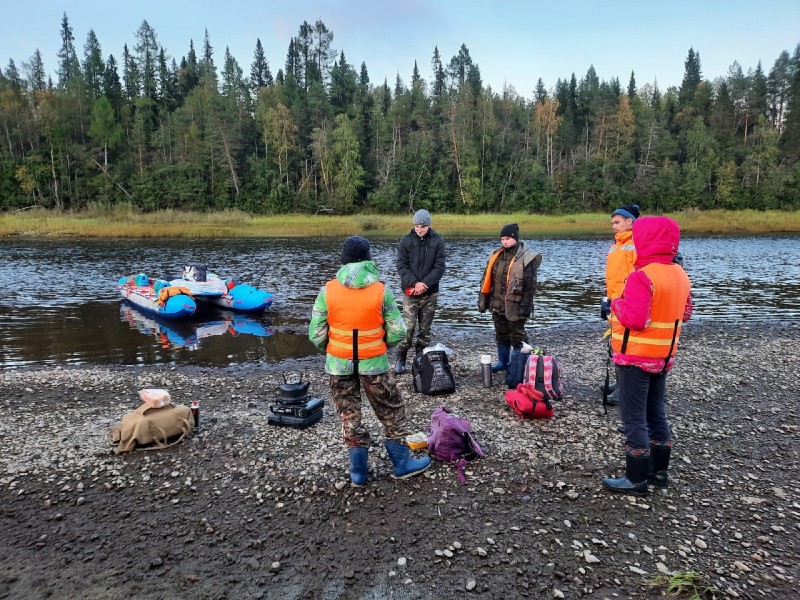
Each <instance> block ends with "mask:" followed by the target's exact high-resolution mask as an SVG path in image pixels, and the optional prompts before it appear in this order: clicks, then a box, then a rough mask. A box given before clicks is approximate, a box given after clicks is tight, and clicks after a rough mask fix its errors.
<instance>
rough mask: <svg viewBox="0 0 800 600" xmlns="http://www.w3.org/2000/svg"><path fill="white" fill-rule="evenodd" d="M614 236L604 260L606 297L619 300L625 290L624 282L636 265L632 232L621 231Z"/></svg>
mask: <svg viewBox="0 0 800 600" xmlns="http://www.w3.org/2000/svg"><path fill="white" fill-rule="evenodd" d="M618 235H619V237H618V238H617V237H616V236H615V240H614V243H613V244H612V245H611V247H610V248H609V249H608V257H607V258H606V296H608V297H609V298H611V299H612V300H613V299H614V298H619V297H620V296H622V290H623V289H625V280H626V279H627V278H628V275H630V273H631V271H633V268H634V264H636V248H635V247H634V245H633V231H623V232H622V233H621V234H618Z"/></svg>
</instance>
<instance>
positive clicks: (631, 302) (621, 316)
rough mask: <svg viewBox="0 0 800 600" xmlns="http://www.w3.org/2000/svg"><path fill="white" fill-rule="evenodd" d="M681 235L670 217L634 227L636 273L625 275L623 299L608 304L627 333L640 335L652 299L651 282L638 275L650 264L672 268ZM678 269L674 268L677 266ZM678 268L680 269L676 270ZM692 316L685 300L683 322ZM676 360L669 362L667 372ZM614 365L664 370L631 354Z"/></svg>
mask: <svg viewBox="0 0 800 600" xmlns="http://www.w3.org/2000/svg"><path fill="white" fill-rule="evenodd" d="M680 239H681V232H680V228H679V227H678V224H677V223H676V222H675V221H673V220H672V219H670V218H669V217H641V218H639V219H636V221H635V222H634V224H633V243H634V245H635V246H636V265H635V266H636V270H635V271H633V272H632V273H631V274H630V275H628V279H627V280H626V282H625V289H624V290H623V292H622V296H621V297H620V298H617V299H616V300H614V301H613V302H612V303H611V311H612V312H613V313H614V317H615V318H616V319H618V320H619V322H620V323H621V324H622V325H623V326H624V327H627V328H628V329H631V330H633V331H641V330H642V329H644V328H645V327H646V326H647V323H649V321H650V303H651V302H652V299H653V282H652V281H651V280H650V278H649V277H648V276H647V275H646V274H645V273H644V271H640V270H639V269H641V268H642V267H644V266H645V265H649V264H652V263H661V264H665V265H668V264H671V263H672V261H673V259H674V258H675V255H676V254H677V253H678V244H679V243H680ZM676 267H677V265H676ZM677 268H680V267H677ZM691 316H692V295H691V293H690V294H689V297H688V298H687V299H686V308H685V309H684V313H683V322H684V323H685V322H686V321H688V320H689V318H690V317H691ZM674 362H675V357H674V356H673V357H672V358H670V360H669V363H668V364H667V370H670V369H671V368H672V365H673V363H674ZM614 363H615V364H617V365H622V366H625V365H632V366H635V367H639V368H640V369H642V370H644V371H647V372H649V373H660V372H661V371H662V370H663V369H664V359H663V358H644V357H641V356H633V355H630V354H619V353H617V354H615V355H614Z"/></svg>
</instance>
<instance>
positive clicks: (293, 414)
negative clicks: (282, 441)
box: [267, 373, 324, 429]
mask: <svg viewBox="0 0 800 600" xmlns="http://www.w3.org/2000/svg"><path fill="white" fill-rule="evenodd" d="M308 387H309V382H307V381H303V375H302V374H292V376H291V377H287V375H286V373H284V374H283V383H282V384H281V385H280V386H278V399H277V401H275V402H274V403H272V404H271V405H270V407H269V414H268V415H267V423H269V424H270V425H282V426H284V427H295V428H297V429H305V428H306V427H310V426H311V425H314V424H315V423H317V422H318V421H319V420H320V419H321V418H322V407H323V405H324V402H323V400H322V399H321V398H314V397H310V396H309V395H308Z"/></svg>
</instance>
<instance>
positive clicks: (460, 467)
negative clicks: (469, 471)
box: [454, 458, 467, 485]
mask: <svg viewBox="0 0 800 600" xmlns="http://www.w3.org/2000/svg"><path fill="white" fill-rule="evenodd" d="M454 464H455V466H456V476H457V477H458V480H459V481H460V482H461V485H464V484H465V483H467V477H466V475H464V467H466V466H467V461H466V459H463V458H460V459H458V460H457V461H455V463H454Z"/></svg>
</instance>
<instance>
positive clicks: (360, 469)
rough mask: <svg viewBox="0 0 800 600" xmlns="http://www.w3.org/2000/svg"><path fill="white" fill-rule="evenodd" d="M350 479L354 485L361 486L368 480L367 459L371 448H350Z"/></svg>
mask: <svg viewBox="0 0 800 600" xmlns="http://www.w3.org/2000/svg"><path fill="white" fill-rule="evenodd" d="M349 452H350V481H351V482H352V483H353V485H355V486H358V487H361V486H362V485H364V484H365V483H366V481H367V460H368V459H369V449H368V448H364V447H363V446H356V447H355V448H350V451H349Z"/></svg>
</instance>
